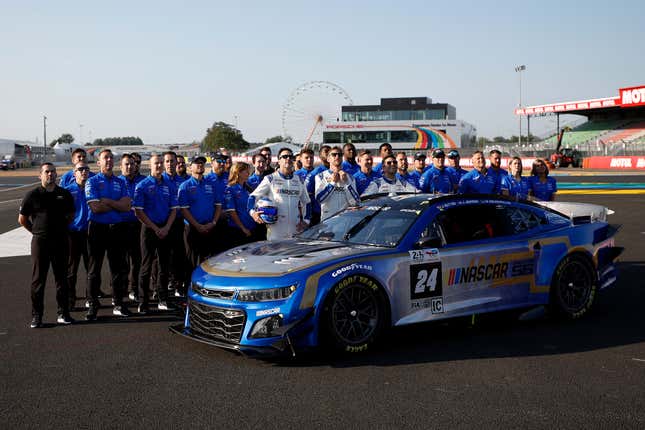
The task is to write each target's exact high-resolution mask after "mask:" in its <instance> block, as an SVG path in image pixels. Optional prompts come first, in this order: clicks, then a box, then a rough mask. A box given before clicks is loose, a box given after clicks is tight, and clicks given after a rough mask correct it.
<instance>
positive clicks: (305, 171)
mask: <svg viewBox="0 0 645 430" xmlns="http://www.w3.org/2000/svg"><path fill="white" fill-rule="evenodd" d="M314 158H315V157H314V151H313V149H310V148H304V149H302V150H301V151H300V161H301V162H302V167H301V168H300V169H298V170H296V171H295V172H294V173H295V174H296V175H298V176H300V179H302V182H305V181H306V180H307V177H308V176H309V175H310V174H311V172H313V170H314ZM253 189H255V188H253Z"/></svg>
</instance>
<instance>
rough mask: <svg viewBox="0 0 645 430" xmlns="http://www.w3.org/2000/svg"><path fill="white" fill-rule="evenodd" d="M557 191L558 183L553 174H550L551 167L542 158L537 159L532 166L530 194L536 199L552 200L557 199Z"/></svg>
mask: <svg viewBox="0 0 645 430" xmlns="http://www.w3.org/2000/svg"><path fill="white" fill-rule="evenodd" d="M557 192H558V184H557V182H556V180H555V178H554V177H553V176H549V168H548V167H547V165H546V162H545V161H544V160H543V159H541V158H538V159H536V160H535V161H534V162H533V166H532V168H531V177H530V179H529V196H530V197H532V198H533V199H534V200H542V201H545V202H552V201H554V200H555V193H557Z"/></svg>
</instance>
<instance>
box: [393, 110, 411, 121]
mask: <svg viewBox="0 0 645 430" xmlns="http://www.w3.org/2000/svg"><path fill="white" fill-rule="evenodd" d="M392 119H393V120H395V121H410V120H411V119H412V112H410V111H409V110H395V111H393V112H392Z"/></svg>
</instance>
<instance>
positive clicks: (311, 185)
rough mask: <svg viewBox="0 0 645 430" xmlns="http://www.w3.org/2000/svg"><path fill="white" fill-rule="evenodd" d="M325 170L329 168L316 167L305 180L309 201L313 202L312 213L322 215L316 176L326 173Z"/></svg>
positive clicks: (322, 165) (321, 165) (311, 204)
mask: <svg viewBox="0 0 645 430" xmlns="http://www.w3.org/2000/svg"><path fill="white" fill-rule="evenodd" d="M325 170H328V168H327V167H326V166H325V165H324V164H320V165H318V166H316V167H314V169H313V170H312V171H311V172H309V175H307V177H306V178H305V188H306V189H307V194H309V201H310V202H311V203H310V206H311V213H315V214H319V213H320V203H319V202H318V200H316V175H317V174H318V173H321V172H324V171H325Z"/></svg>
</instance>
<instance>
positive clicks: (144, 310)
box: [137, 303, 150, 315]
mask: <svg viewBox="0 0 645 430" xmlns="http://www.w3.org/2000/svg"><path fill="white" fill-rule="evenodd" d="M137 311H138V312H139V313H140V314H141V315H145V314H147V313H148V312H149V311H150V309H149V308H148V305H144V304H143V303H141V304H140V305H139V308H138V309H137Z"/></svg>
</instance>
